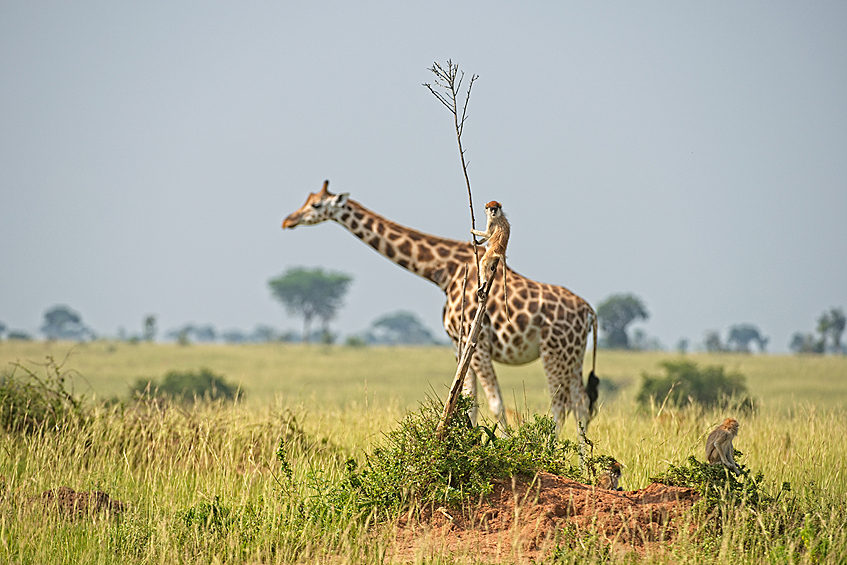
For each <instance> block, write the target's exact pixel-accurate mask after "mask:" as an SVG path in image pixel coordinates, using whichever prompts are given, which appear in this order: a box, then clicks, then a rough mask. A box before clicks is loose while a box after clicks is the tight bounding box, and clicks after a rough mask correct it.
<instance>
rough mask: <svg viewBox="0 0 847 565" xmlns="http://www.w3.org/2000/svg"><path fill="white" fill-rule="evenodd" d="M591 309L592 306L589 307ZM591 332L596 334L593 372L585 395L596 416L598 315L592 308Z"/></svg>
mask: <svg viewBox="0 0 847 565" xmlns="http://www.w3.org/2000/svg"><path fill="white" fill-rule="evenodd" d="M589 308H591V306H589ZM591 330H592V333H593V334H594V350H593V351H592V359H591V372H590V373H589V374H588V383H586V385H585V394H587V395H588V413H589V414H590V415H592V416H593V415H594V413H595V412H596V411H597V396H598V394H599V391H598V390H597V387H598V386H599V385H600V379H599V378H597V375H596V374H595V373H594V371H595V370H596V369H597V313H596V312H595V311H594V309H593V308H591Z"/></svg>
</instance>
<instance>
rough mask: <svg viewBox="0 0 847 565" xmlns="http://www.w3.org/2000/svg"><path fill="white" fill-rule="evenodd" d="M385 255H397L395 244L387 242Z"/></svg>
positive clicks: (390, 257)
mask: <svg viewBox="0 0 847 565" xmlns="http://www.w3.org/2000/svg"><path fill="white" fill-rule="evenodd" d="M385 255H386V256H387V257H388V258H389V259H392V258H393V257H394V255H395V252H394V246H393V245H391V244H390V243H386V244H385Z"/></svg>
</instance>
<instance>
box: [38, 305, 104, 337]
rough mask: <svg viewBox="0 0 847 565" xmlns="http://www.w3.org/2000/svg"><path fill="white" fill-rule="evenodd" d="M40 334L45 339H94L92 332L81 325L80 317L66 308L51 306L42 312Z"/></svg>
mask: <svg viewBox="0 0 847 565" xmlns="http://www.w3.org/2000/svg"><path fill="white" fill-rule="evenodd" d="M41 333H43V334H44V337H46V338H47V339H73V340H77V341H84V340H86V339H89V338H94V337H95V336H94V332H93V331H91V329H90V328H88V327H87V326H86V325H85V324H83V323H82V316H80V315H79V314H78V313H77V312H74V311H73V310H71V309H70V308H68V307H67V306H53V307H52V308H50V309H49V310H47V311H46V312H44V323H43V324H42V325H41Z"/></svg>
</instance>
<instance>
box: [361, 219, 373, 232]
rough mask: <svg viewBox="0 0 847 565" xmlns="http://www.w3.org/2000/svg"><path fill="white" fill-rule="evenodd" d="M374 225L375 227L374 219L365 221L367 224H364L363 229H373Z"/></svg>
mask: <svg viewBox="0 0 847 565" xmlns="http://www.w3.org/2000/svg"><path fill="white" fill-rule="evenodd" d="M373 225H374V219H373V218H368V219H367V220H365V223H364V224H362V227H364V228H365V229H366V230H369V229H373Z"/></svg>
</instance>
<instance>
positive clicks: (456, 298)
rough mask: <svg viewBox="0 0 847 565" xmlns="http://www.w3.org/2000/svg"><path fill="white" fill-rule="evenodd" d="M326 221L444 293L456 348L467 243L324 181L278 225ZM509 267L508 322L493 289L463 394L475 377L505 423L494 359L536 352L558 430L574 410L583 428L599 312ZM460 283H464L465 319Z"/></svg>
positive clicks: (469, 302) (461, 332) (468, 298)
mask: <svg viewBox="0 0 847 565" xmlns="http://www.w3.org/2000/svg"><path fill="white" fill-rule="evenodd" d="M326 220H334V221H336V222H338V223H339V224H341V225H342V226H344V227H345V228H347V230H349V231H350V232H351V233H352V234H353V235H355V236H356V237H358V238H359V239H361V240H362V241H364V242H365V243H367V244H368V245H370V246H371V247H373V248H374V249H375V250H376V251H378V252H379V253H380V254H382V255H384V256H385V257H387V258H388V259H390V260H391V261H393V262H395V263H397V264H398V265H400V266H401V267H403V268H405V269H407V270H409V271H411V272H413V273H415V274H416V275H418V276H421V277H423V278H425V279H427V280H429V281H432V282H433V283H435V284H436V285H438V287H439V288H441V290H443V291H444V293H445V294H446V295H447V302H446V304H445V305H444V311H443V322H444V329H445V330H446V331H447V334H448V335H449V336H450V339H451V340H452V341H453V344H454V346H455V347H456V348H457V349H458V348H459V340H460V336H467V335H469V333H470V324H471V321H472V320H473V318H474V315H475V314H476V309H477V297H476V288H475V286H476V285H474V284H468V285H463V280H464V272H465V265H468V268H469V271H468V280H470V281H475V280H477V273H476V261H475V258H474V250H473V245H472V244H471V243H470V242H465V241H456V240H452V239H446V238H441V237H435V236H432V235H428V234H425V233H422V232H419V231H416V230H413V229H410V228H407V227H404V226H401V225H399V224H397V223H395V222H392V221H391V220H388V219H386V218H384V217H382V216H380V215H378V214H375V213H374V212H371V211H370V210H368V209H367V208H365V207H364V206H362V205H361V204H359V203H358V202H356V201H354V200H350V199H349V198H348V197H347V194H338V195H336V194H332V193H330V192H329V191H328V181H327V183H324V188H323V190H322V191H321V192H319V193H317V194H314V193H313V194H310V195H309V198H308V199H307V200H306V204H304V205H303V206H302V207H301V208H300V209H299V210H297V211H295V212H293V213H292V214H290V215H289V216H288V217H287V218H285V220H284V221H283V223H282V227H283V228H294V227H296V226H298V225H305V224H317V223H320V222H323V221H326ZM507 270H508V271H509V272H508V283H509V296H508V300H509V311H510V313H511V321H510V322H509V321H507V319H506V310H505V308H504V303H505V298H504V297H502V296H498V294H499V293H492V294H491V296H490V297H489V299H488V310H487V314H486V315H485V317H484V318H483V326H482V331H481V332H480V336H479V340H478V342H477V347H476V352H475V353H474V355H473V358H472V359H471V371H469V372H468V376H467V378H466V379H465V383H464V393H465V394H469V395H472V396H475V395H476V379H475V378H474V377H476V378H477V379H479V381H480V382H481V383H482V388H483V390H484V391H485V395H486V397H487V399H488V404H489V407H490V408H491V411H492V412H493V413H494V414H495V415H496V416H497V419H498V421H499V422H500V423H501V424H502V425H505V424H506V418H505V414H506V411H505V406H504V405H503V397H502V394H501V392H500V386H499V384H498V383H497V375H496V374H495V372H494V366H493V365H492V361H497V362H498V363H504V364H507V365H522V364H524V363H529V362H530V361H534V360H535V359H538V358H539V357H541V363H542V365H543V367H544V372H545V373H546V375H547V385H548V388H549V391H550V398H551V407H552V412H553V417H554V418H555V420H556V423H557V425H558V427H559V428H561V425H562V422H563V420H564V418H565V416H566V415H567V413H568V412H570V411H572V412H573V413H574V416H575V417H576V419H577V424H578V426H580V427H581V428H582V429H586V428H587V426H588V422H589V420H590V419H591V415H592V412H593V407H594V406H593V405H594V402H595V400H596V398H597V378H596V377H595V376H594V374H593V371H592V374H591V376H590V377H589V382H588V387H586V386H584V385H583V380H582V363H583V358H584V356H585V351H586V348H587V346H588V333H589V331H590V330H592V329H593V331H594V339H595V348H594V351H595V353H596V339H597V316H596V314H595V313H594V310H593V309H592V308H591V306H590V305H589V304H588V302H586V301H585V300H583V299H582V298H580V297H579V296H577V295H575V294H573V293H572V292H570V291H569V290H567V289H566V288H563V287H560V286H555V285H551V284H545V283H540V282H537V281H534V280H531V279H528V278H526V277H524V276H522V275H520V274H518V273H516V272H514V271H512V270H511V269H507ZM502 277H503V269H502V268H501V269H497V272H496V274H495V281H494V288H499V285H501V284H503V281H502ZM463 286H465V287H466V288H465V293H464V294H465V296H464V305H465V312H464V316H463V315H462V304H463V300H462V288H463ZM462 320H464V323H465V327H464V328H462V327H461V325H462Z"/></svg>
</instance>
